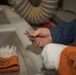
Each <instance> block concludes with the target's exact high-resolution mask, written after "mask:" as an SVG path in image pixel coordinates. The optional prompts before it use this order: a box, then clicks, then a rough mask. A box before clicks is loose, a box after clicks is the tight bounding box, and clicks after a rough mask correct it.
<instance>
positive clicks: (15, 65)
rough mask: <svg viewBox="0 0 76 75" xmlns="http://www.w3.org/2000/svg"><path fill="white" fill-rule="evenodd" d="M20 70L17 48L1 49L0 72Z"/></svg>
mask: <svg viewBox="0 0 76 75" xmlns="http://www.w3.org/2000/svg"><path fill="white" fill-rule="evenodd" d="M16 70H19V62H18V55H17V52H16V47H15V46H11V47H9V45H7V46H2V47H1V48H0V72H10V71H16Z"/></svg>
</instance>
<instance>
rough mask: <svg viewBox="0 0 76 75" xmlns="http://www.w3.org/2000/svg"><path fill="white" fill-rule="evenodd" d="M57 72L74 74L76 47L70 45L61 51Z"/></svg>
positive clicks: (75, 74) (75, 72)
mask: <svg viewBox="0 0 76 75" xmlns="http://www.w3.org/2000/svg"><path fill="white" fill-rule="evenodd" d="M58 72H59V74H60V75H76V47H72V46H70V47H67V48H65V49H64V50H63V51H62V53H61V56H60V62H59V67H58Z"/></svg>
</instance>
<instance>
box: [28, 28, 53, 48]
mask: <svg viewBox="0 0 76 75" xmlns="http://www.w3.org/2000/svg"><path fill="white" fill-rule="evenodd" d="M29 35H30V36H31V37H34V40H32V39H30V40H31V41H32V43H33V44H34V45H35V46H38V47H43V46H45V45H46V44H48V43H51V42H52V37H51V33H50V31H49V29H48V28H39V29H37V30H36V31H32V32H30V33H29Z"/></svg>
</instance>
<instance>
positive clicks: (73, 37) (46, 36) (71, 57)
mask: <svg viewBox="0 0 76 75" xmlns="http://www.w3.org/2000/svg"><path fill="white" fill-rule="evenodd" d="M29 36H30V37H34V39H32V38H30V40H31V41H32V43H33V44H34V45H35V46H37V47H44V48H43V51H42V53H41V56H42V59H43V62H44V65H45V67H46V69H56V70H57V72H58V73H59V74H60V75H76V47H73V46H76V19H74V20H72V21H71V22H65V23H64V24H62V25H58V26H56V27H52V28H39V29H37V30H36V31H32V32H30V33H29ZM72 42H73V43H72ZM70 43H72V45H73V46H69V45H68V44H70Z"/></svg>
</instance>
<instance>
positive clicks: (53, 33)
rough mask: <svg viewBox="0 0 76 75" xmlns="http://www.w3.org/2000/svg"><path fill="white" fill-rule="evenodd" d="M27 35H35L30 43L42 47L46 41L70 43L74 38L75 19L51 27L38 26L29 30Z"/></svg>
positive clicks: (75, 30)
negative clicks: (31, 30) (33, 29)
mask: <svg viewBox="0 0 76 75" xmlns="http://www.w3.org/2000/svg"><path fill="white" fill-rule="evenodd" d="M29 35H30V36H37V37H36V38H35V41H33V42H32V43H33V44H34V45H35V46H38V47H43V46H45V45H46V44H48V43H60V44H69V43H72V42H73V41H74V40H75V38H76V19H74V20H73V21H71V22H70V23H67V22H65V23H64V24H63V25H58V26H56V27H53V28H39V29H37V30H36V31H33V32H30V33H29Z"/></svg>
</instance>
